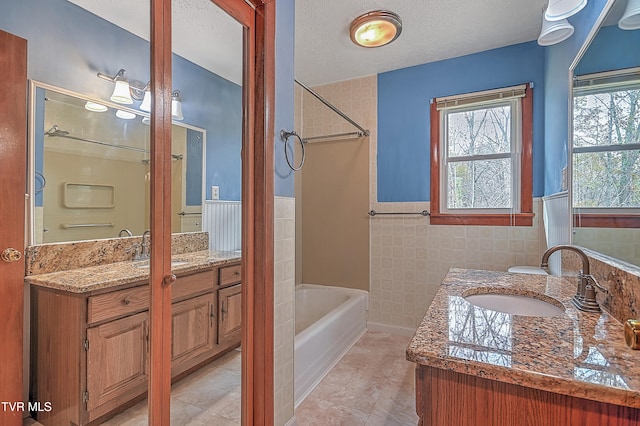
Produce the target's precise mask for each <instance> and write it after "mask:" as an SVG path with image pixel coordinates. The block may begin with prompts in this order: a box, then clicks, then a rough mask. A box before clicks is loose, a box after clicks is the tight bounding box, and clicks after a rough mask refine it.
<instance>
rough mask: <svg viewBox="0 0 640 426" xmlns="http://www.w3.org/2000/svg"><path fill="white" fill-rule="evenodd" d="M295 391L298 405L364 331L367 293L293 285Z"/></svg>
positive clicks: (345, 289) (339, 288)
mask: <svg viewBox="0 0 640 426" xmlns="http://www.w3.org/2000/svg"><path fill="white" fill-rule="evenodd" d="M295 293H296V299H295V309H296V312H295V332H296V337H295V343H294V362H293V363H294V394H295V406H296V407H297V406H298V405H299V404H300V403H301V402H302V401H303V400H304V398H305V397H306V396H307V395H308V394H309V393H310V392H311V391H312V390H313V388H314V387H316V385H317V384H318V383H320V381H321V380H322V378H323V377H324V376H325V375H326V374H327V373H328V372H329V370H331V369H332V368H333V366H335V365H336V363H337V362H338V361H339V360H340V358H342V356H343V355H344V354H345V353H347V351H348V350H349V349H350V348H351V346H353V344H354V343H355V342H356V341H358V339H359V338H360V337H361V336H362V335H363V334H364V333H365V331H366V330H367V327H366V325H367V310H368V307H369V306H368V299H369V293H368V292H366V291H363V290H353V289H348V288H343V287H331V286H321V285H313V284H300V285H298V286H296V291H295Z"/></svg>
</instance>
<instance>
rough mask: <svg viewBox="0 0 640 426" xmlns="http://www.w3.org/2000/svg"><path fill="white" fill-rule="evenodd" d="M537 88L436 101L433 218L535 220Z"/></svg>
mask: <svg viewBox="0 0 640 426" xmlns="http://www.w3.org/2000/svg"><path fill="white" fill-rule="evenodd" d="M532 97H533V95H532V89H531V87H529V85H520V86H514V87H508V88H502V89H497V90H489V91H484V92H477V93H470V94H464V95H458V96H453V97H447V98H438V99H436V100H435V102H433V103H432V104H431V223H432V224H436V225H522V226H530V225H531V224H532V223H533V198H532V164H531V147H532V136H533V135H532V129H533V126H532Z"/></svg>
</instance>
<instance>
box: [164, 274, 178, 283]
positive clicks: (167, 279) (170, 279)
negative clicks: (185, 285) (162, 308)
mask: <svg viewBox="0 0 640 426" xmlns="http://www.w3.org/2000/svg"><path fill="white" fill-rule="evenodd" d="M162 281H163V282H164V283H165V284H166V285H169V284H173V283H175V282H176V276H175V274H171V275H167V276H165V277H164V279H163V280H162Z"/></svg>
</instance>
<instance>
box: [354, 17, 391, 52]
mask: <svg viewBox="0 0 640 426" xmlns="http://www.w3.org/2000/svg"><path fill="white" fill-rule="evenodd" d="M401 32H402V20H400V17H399V16H398V15H397V14H395V13H393V12H390V11H388V10H375V11H373V12H368V13H365V14H364V15H360V16H358V17H357V18H356V19H354V20H353V21H352V22H351V28H350V31H349V33H350V34H351V41H353V42H354V43H355V44H357V45H358V46H362V47H380V46H384V45H385V44H389V43H391V42H392V41H393V40H395V39H397V38H398V36H399V35H400V33H401Z"/></svg>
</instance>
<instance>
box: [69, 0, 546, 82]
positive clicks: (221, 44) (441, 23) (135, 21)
mask: <svg viewBox="0 0 640 426" xmlns="http://www.w3.org/2000/svg"><path fill="white" fill-rule="evenodd" d="M69 1H71V2H72V3H75V4H77V5H79V6H80V7H83V8H85V9H87V10H89V11H90V12H92V13H95V14H96V15H99V16H102V17H103V18H105V19H107V20H109V21H111V22H113V23H114V24H116V25H118V26H120V27H122V28H125V29H126V30H128V31H130V32H132V33H134V34H136V35H138V36H140V37H142V38H145V39H147V40H148V39H149V0H108V1H96V0H69ZM172 4H173V15H174V16H173V22H174V31H173V42H174V46H175V47H174V49H173V50H174V52H176V53H177V54H179V55H181V56H183V57H185V58H187V59H189V60H191V61H192V62H195V63H197V64H198V65H200V66H202V67H204V68H206V69H209V70H211V71H213V72H215V73H216V74H218V75H220V76H222V77H224V78H226V79H228V80H231V81H233V82H235V83H240V82H241V79H242V69H241V67H242V56H241V55H242V31H241V26H240V24H238V23H237V22H235V21H234V20H233V19H231V18H230V17H229V16H227V15H226V14H225V13H223V12H222V11H220V9H218V8H217V7H216V6H215V5H213V4H212V3H211V2H210V1H209V0H173V2H172ZM545 4H546V0H482V1H481V0H428V1H426V0H295V9H296V17H295V18H296V23H295V26H296V29H295V74H296V77H297V78H298V79H299V80H300V81H302V82H304V83H306V84H309V85H318V84H324V83H330V82H335V81H342V80H348V79H351V78H355V77H361V76H366V75H372V74H377V73H380V72H384V71H390V70H394V69H398V68H404V67H408V66H412V65H418V64H424V63H427V62H433V61H438V60H442V59H447V58H453V57H456V56H461V55H467V54H470V53H475V52H481V51H484V50H488V49H494V48H497V47H502V46H508V45H511V44H516V43H522V42H526V41H531V40H535V39H537V37H538V34H539V32H540V27H541V24H542V22H541V20H542V7H543V5H545ZM377 9H387V10H391V11H393V12H396V13H397V14H399V15H400V17H401V18H402V23H403V29H402V34H401V35H400V37H399V38H398V39H397V40H396V41H394V42H393V43H391V44H389V45H387V46H383V47H379V48H375V49H366V48H362V47H357V46H355V45H354V44H352V43H351V40H350V38H349V24H350V22H351V21H352V20H353V19H354V18H355V17H357V16H359V15H361V14H362V13H365V12H368V11H371V10H377ZM123 11H124V13H123Z"/></svg>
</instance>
